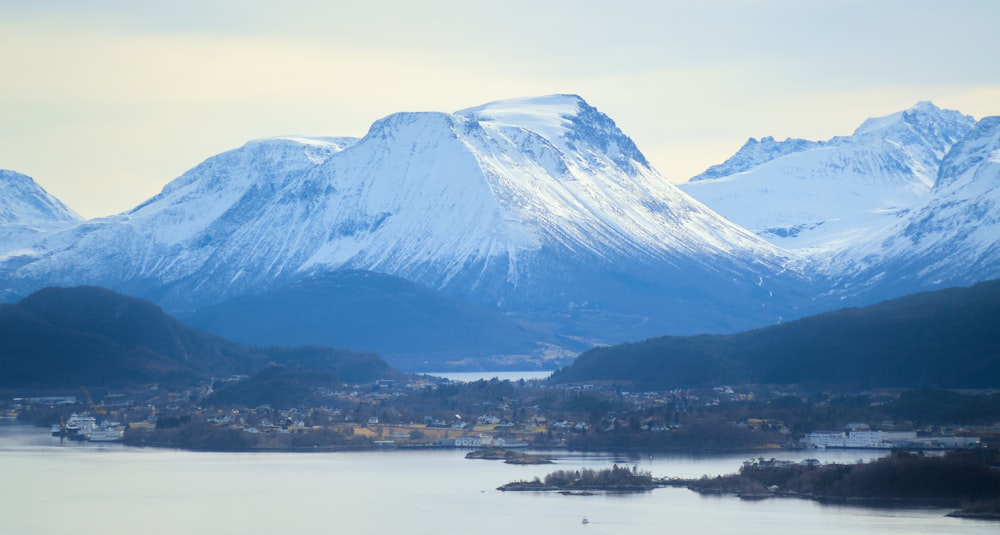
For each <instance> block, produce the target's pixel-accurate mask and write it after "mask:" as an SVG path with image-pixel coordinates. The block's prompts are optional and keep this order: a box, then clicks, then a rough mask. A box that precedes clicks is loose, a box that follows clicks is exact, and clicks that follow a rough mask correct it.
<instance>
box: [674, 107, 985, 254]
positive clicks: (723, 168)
mask: <svg viewBox="0 0 1000 535" xmlns="http://www.w3.org/2000/svg"><path fill="white" fill-rule="evenodd" d="M974 124H975V120H974V119H973V118H972V117H969V116H965V115H962V114H961V113H959V112H957V111H951V110H942V109H939V108H937V107H936V106H934V105H933V104H931V103H929V102H921V103H919V104H917V105H916V106H914V107H912V108H910V109H908V110H905V111H902V112H897V113H893V114H891V115H888V116H885V117H880V118H875V119H869V120H867V121H865V122H864V123H863V124H862V125H861V126H860V127H859V128H858V129H857V130H856V131H855V132H854V134H852V135H851V136H847V137H835V138H833V139H830V140H828V141H822V142H814V141H806V140H801V139H789V140H786V141H782V142H776V141H774V140H773V139H771V138H764V139H762V140H760V141H757V140H754V139H752V138H751V140H750V141H748V142H747V143H746V145H744V146H743V148H742V149H740V151H739V152H738V153H737V154H736V155H734V156H733V157H732V158H730V159H729V160H727V161H726V162H725V163H723V164H721V165H718V166H714V167H711V168H709V169H708V170H707V171H706V172H705V173H703V174H701V175H699V176H697V177H695V178H693V179H691V181H689V182H688V183H686V184H682V185H681V186H680V187H681V189H682V190H684V191H685V192H686V193H688V194H689V195H691V196H692V197H694V198H696V199H698V200H700V201H701V202H703V203H705V204H706V205H707V206H709V207H711V208H712V209H713V210H715V211H716V212H718V213H720V214H722V215H723V216H725V217H727V218H728V219H730V220H731V221H733V222H735V223H737V224H739V225H741V226H743V227H745V228H747V229H749V230H751V231H753V232H755V233H756V234H758V235H759V236H761V237H763V238H765V239H767V240H768V241H770V242H771V243H774V244H776V245H778V246H781V247H784V248H786V249H789V250H797V251H800V252H803V253H808V254H812V253H823V254H830V253H834V252H837V251H840V250H844V249H848V248H851V247H853V246H854V245H855V244H856V243H857V242H858V241H860V240H864V239H867V238H868V237H869V236H870V235H871V234H872V233H874V232H877V231H879V230H880V229H882V228H884V227H886V226H888V225H891V224H892V223H893V222H894V221H895V220H896V218H898V217H899V216H900V215H901V214H905V213H906V212H907V211H908V210H909V209H911V208H913V207H915V206H919V205H920V204H922V203H923V202H924V201H925V200H926V198H927V197H928V195H929V193H930V190H931V187H932V186H933V185H934V182H935V179H936V178H937V174H938V167H939V165H940V163H941V159H942V158H944V156H945V154H946V153H947V152H948V150H949V149H950V147H951V146H952V145H953V144H954V143H955V142H957V141H958V140H960V139H962V137H964V136H965V135H966V133H968V132H969V130H971V129H972V127H973V125H974Z"/></svg>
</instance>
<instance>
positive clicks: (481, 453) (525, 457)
mask: <svg viewBox="0 0 1000 535" xmlns="http://www.w3.org/2000/svg"><path fill="white" fill-rule="evenodd" d="M465 458H466V459H486V460H491V461H500V460H502V461H503V462H505V463H507V464H552V459H550V458H548V457H543V456H541V455H532V454H530V453H524V452H522V451H514V450H507V449H503V448H485V449H481V450H473V451H470V452H469V453H466V454H465Z"/></svg>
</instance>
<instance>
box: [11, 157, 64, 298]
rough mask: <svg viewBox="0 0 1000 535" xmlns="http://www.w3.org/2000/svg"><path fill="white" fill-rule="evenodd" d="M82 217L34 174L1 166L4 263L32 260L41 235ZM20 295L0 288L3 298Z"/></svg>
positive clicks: (62, 227)
mask: <svg viewBox="0 0 1000 535" xmlns="http://www.w3.org/2000/svg"><path fill="white" fill-rule="evenodd" d="M80 220H81V219H80V216H79V215H77V214H76V212H74V211H72V210H70V209H69V208H67V207H66V205H64V204H63V203H61V202H60V201H59V200H58V199H56V198H55V197H53V196H52V195H51V194H49V193H48V192H47V191H45V190H44V189H43V188H42V187H41V186H39V185H38V184H37V183H36V182H35V181H34V180H32V179H31V177H28V176H26V175H22V174H20V173H16V172H14V171H6V170H2V169H0V263H3V264H7V265H12V266H13V265H18V264H19V263H23V262H26V261H31V259H33V258H34V251H33V247H32V246H33V244H34V243H35V242H36V241H37V240H38V239H39V238H40V237H41V236H43V235H44V234H45V233H48V232H52V231H56V230H60V229H65V228H67V227H71V226H73V225H76V224H78V223H79V222H80ZM16 295H17V294H16V293H14V292H11V291H10V289H9V288H0V300H10V299H11V298H16Z"/></svg>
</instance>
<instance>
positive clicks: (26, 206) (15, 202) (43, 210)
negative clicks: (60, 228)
mask: <svg viewBox="0 0 1000 535" xmlns="http://www.w3.org/2000/svg"><path fill="white" fill-rule="evenodd" d="M79 220H80V216H79V215H77V214H76V212H74V211H73V210H70V209H69V208H67V207H66V205H64V204H63V203H61V202H59V200H58V199H56V198H55V197H53V196H52V195H50V194H49V193H48V192H47V191H45V190H44V189H42V187H41V186H39V185H38V184H37V183H35V181H34V180H32V179H31V177H28V176H26V175H22V174H21V173H15V172H14V171H7V170H3V169H0V225H11V224H15V225H49V224H52V223H57V224H58V223H75V222H77V221H79Z"/></svg>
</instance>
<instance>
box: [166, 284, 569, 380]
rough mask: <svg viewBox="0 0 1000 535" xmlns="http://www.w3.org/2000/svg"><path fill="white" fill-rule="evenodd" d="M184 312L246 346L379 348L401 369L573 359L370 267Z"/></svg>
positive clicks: (488, 315) (525, 331) (524, 365)
mask: <svg viewBox="0 0 1000 535" xmlns="http://www.w3.org/2000/svg"><path fill="white" fill-rule="evenodd" d="M183 318H184V319H185V320H186V321H187V322H188V323H190V324H192V325H194V326H196V327H199V328H201V329H204V330H206V331H209V332H213V333H216V334H218V335H220V336H224V337H226V338H228V339H231V340H238V341H240V342H243V343H248V344H257V345H265V344H281V345H292V344H303V343H305V344H318V345H325V346H333V347H350V348H353V349H356V350H363V351H373V352H376V353H378V354H379V355H382V356H383V357H385V358H386V359H387V360H389V361H391V362H392V364H393V367H395V368H397V369H403V370H406V369H411V370H412V369H419V368H421V367H423V365H424V364H425V362H429V361H433V362H434V363H435V364H436V365H439V366H443V364H449V363H450V364H451V366H460V367H462V368H463V369H464V368H468V367H470V366H473V367H481V368H485V369H492V370H496V369H501V368H504V367H505V366H515V367H516V368H517V369H530V368H549V369H551V368H553V367H554V366H557V365H561V364H566V363H567V361H568V357H567V356H566V355H560V356H562V357H563V359H564V360H556V359H555V358H554V357H555V356H553V358H552V359H548V360H540V359H530V358H529V357H528V355H530V354H532V353H533V352H534V351H535V350H536V349H537V348H536V342H538V341H540V340H545V339H546V337H548V336H550V335H549V334H546V333H542V332H537V331H536V330H534V329H532V328H530V327H528V326H524V325H520V324H518V323H515V322H514V321H512V320H511V319H509V318H507V317H505V316H503V315H502V314H500V313H498V312H496V311H495V310H492V309H486V308H482V307H477V306H474V305H471V304H468V303H462V302H458V301H456V300H454V299H449V298H447V297H446V296H444V295H443V294H441V293H439V292H434V291H432V290H430V289H429V288H426V287H423V286H420V285H417V284H414V283H412V282H408V281H405V280H403V279H400V278H397V277H391V276H389V275H381V274H377V273H372V272H366V271H352V270H342V271H336V272H332V273H324V274H321V275H317V276H314V277H308V278H305V279H300V280H297V281H295V282H292V283H290V284H288V285H286V286H282V287H279V288H275V289H273V290H269V291H267V292H264V293H261V294H255V295H246V296H241V297H237V298H235V299H232V300H229V301H226V302H223V303H220V304H218V305H214V306H210V307H206V308H203V309H200V310H198V311H197V312H195V313H193V314H190V315H186V316H183ZM562 342H564V343H565V340H563V341H562ZM584 348H585V347H583V346H580V347H576V348H575V349H584ZM500 355H502V357H500ZM515 355H521V356H522V357H521V358H514V356H515ZM442 360H444V361H446V362H445V363H442V362H441V361H442ZM550 360H551V361H550ZM444 369H446V367H440V368H438V371H441V370H444Z"/></svg>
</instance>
